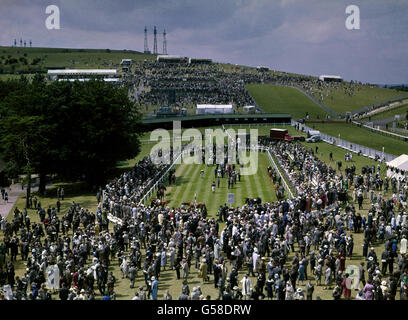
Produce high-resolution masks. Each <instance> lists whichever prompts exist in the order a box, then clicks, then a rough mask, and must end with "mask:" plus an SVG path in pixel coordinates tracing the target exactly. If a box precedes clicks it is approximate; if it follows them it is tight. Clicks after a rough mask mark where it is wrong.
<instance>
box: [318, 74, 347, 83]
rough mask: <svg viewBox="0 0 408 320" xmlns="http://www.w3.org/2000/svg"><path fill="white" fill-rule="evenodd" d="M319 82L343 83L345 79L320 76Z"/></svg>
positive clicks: (325, 75)
mask: <svg viewBox="0 0 408 320" xmlns="http://www.w3.org/2000/svg"><path fill="white" fill-rule="evenodd" d="M319 80H320V81H326V82H342V81H343V78H342V77H340V76H333V75H327V74H322V75H321V76H319Z"/></svg>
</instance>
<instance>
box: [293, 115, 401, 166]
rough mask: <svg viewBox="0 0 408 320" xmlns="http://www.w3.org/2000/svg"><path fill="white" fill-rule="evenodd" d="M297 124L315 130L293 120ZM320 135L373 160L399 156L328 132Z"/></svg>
mask: <svg viewBox="0 0 408 320" xmlns="http://www.w3.org/2000/svg"><path fill="white" fill-rule="evenodd" d="M296 124H299V130H300V131H301V129H302V128H303V129H304V132H307V131H309V130H313V129H312V128H310V127H308V126H306V125H305V124H302V123H299V122H296V121H294V120H292V126H295V125H296ZM320 137H321V138H322V140H323V141H324V142H326V143H329V144H331V145H334V146H336V147H339V148H342V149H345V150H347V151H350V152H353V153H357V154H360V155H362V156H364V157H367V158H371V159H373V160H377V161H380V162H389V161H391V160H394V159H395V158H397V156H395V155H392V154H389V153H386V152H382V151H379V150H376V149H372V148H369V147H366V146H363V145H360V144H357V143H353V142H350V141H347V140H344V139H341V138H338V137H337V138H336V137H333V136H330V135H328V134H326V133H323V132H320Z"/></svg>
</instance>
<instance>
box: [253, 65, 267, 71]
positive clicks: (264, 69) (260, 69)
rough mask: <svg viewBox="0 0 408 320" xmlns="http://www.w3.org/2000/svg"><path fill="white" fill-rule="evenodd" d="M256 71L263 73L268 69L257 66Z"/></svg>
mask: <svg viewBox="0 0 408 320" xmlns="http://www.w3.org/2000/svg"><path fill="white" fill-rule="evenodd" d="M256 70H258V71H261V72H265V71H269V68H268V67H264V66H257V67H256Z"/></svg>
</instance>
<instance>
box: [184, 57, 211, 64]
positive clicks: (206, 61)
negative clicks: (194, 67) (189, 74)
mask: <svg viewBox="0 0 408 320" xmlns="http://www.w3.org/2000/svg"><path fill="white" fill-rule="evenodd" d="M188 63H189V64H211V63H212V60H211V59H199V58H190V59H188Z"/></svg>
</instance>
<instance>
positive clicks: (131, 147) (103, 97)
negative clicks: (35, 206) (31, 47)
mask: <svg viewBox="0 0 408 320" xmlns="http://www.w3.org/2000/svg"><path fill="white" fill-rule="evenodd" d="M2 96H3V99H2V100H0V116H1V117H2V118H1V122H0V135H1V138H0V143H1V145H2V149H3V150H2V152H3V155H4V159H5V160H6V162H8V164H9V165H8V171H9V173H10V174H11V175H13V176H15V175H17V174H19V173H23V172H25V173H27V174H30V173H32V172H35V173H38V174H39V176H40V186H39V192H40V193H41V194H42V193H43V192H44V191H45V185H46V177H47V175H48V174H50V173H56V174H58V175H59V176H60V177H62V178H63V179H65V180H71V181H72V180H77V179H85V180H86V181H87V182H88V183H89V184H91V185H94V184H102V183H104V182H105V180H106V178H107V174H108V173H109V172H110V171H111V170H112V169H113V168H114V167H115V166H116V163H117V161H120V160H124V159H129V158H132V157H134V156H136V155H137V154H138V153H139V151H140V142H139V134H140V133H141V132H142V130H143V129H142V126H141V124H140V114H139V112H138V111H137V109H136V108H135V106H134V104H133V103H132V102H131V101H130V100H129V98H128V95H127V88H119V87H116V86H114V85H112V84H109V83H105V82H104V81H97V80H92V81H89V82H74V83H71V82H52V83H50V84H46V82H45V79H44V77H42V76H39V75H38V76H35V77H34V79H33V81H32V82H31V83H29V82H28V81H27V79H24V78H22V79H21V80H19V81H17V82H15V83H13V84H10V83H9V84H8V85H6V84H4V83H2V82H0V98H1V97H2ZM0 151H1V150H0Z"/></svg>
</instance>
